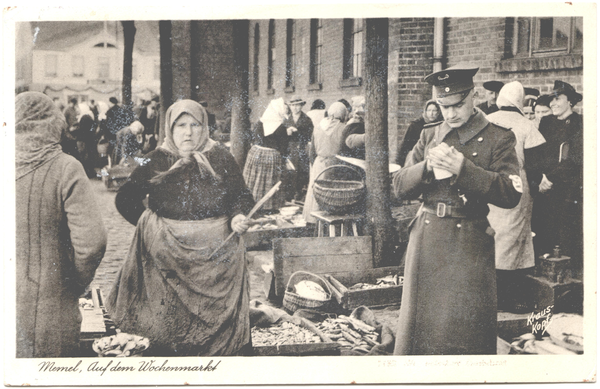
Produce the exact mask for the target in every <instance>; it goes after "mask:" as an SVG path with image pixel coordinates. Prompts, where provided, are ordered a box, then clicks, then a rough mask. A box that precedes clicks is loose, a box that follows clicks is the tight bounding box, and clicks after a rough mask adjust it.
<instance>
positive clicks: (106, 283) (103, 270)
mask: <svg viewBox="0 0 600 389" xmlns="http://www.w3.org/2000/svg"><path fill="white" fill-rule="evenodd" d="M90 183H91V184H92V188H93V189H94V194H95V195H96V201H97V202H98V207H99V208H100V212H101V214H102V219H103V221H104V227H105V228H106V232H107V234H108V243H107V245H106V253H105V254H104V258H103V259H102V262H101V263H100V266H99V267H98V269H97V270H96V275H95V277H94V281H92V284H91V287H92V288H95V287H100V289H101V290H102V293H103V294H104V297H108V294H109V293H110V288H111V287H112V284H113V282H114V280H115V278H116V276H117V273H118V271H119V269H120V268H121V265H122V264H123V261H124V260H125V257H126V256H127V252H128V250H129V245H130V244H131V240H132V238H133V233H134V232H135V226H133V225H131V224H130V223H129V222H128V221H127V220H125V219H124V218H123V217H122V216H121V214H119V212H118V211H117V208H116V207H115V195H116V192H112V191H109V190H107V189H106V188H105V186H104V184H103V183H102V181H101V180H90Z"/></svg>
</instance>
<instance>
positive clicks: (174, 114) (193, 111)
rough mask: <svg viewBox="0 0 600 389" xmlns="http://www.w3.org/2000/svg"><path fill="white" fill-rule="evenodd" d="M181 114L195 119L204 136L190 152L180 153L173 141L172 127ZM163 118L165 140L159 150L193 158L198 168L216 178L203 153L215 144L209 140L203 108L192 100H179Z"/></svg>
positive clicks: (206, 119)
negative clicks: (203, 169)
mask: <svg viewBox="0 0 600 389" xmlns="http://www.w3.org/2000/svg"><path fill="white" fill-rule="evenodd" d="M183 114H188V115H190V116H192V117H193V118H194V119H196V121H197V122H198V123H200V126H201V130H202V131H203V135H204V138H203V139H201V140H200V142H199V143H198V145H197V146H196V148H195V149H194V150H192V151H191V152H181V151H180V150H179V149H178V148H177V146H176V145H175V142H174V141H173V126H174V125H175V122H176V121H177V119H179V118H180V117H181V115H183ZM165 116H166V118H165V140H164V142H163V144H162V145H161V146H160V148H162V149H163V150H166V151H168V152H169V153H171V154H173V155H175V156H177V157H178V158H186V159H190V158H191V157H193V158H194V159H195V160H196V162H198V166H199V167H200V168H205V169H206V170H208V171H209V172H210V173H211V174H212V175H213V176H215V177H216V176H217V174H216V173H215V171H214V169H213V168H212V166H211V165H210V162H208V159H207V158H206V156H205V155H204V153H205V152H207V151H208V150H210V149H212V148H213V146H214V145H215V144H216V143H217V142H215V141H214V140H212V139H210V138H209V131H208V114H207V113H206V110H205V109H204V107H202V106H201V105H200V104H198V103H197V102H195V101H193V100H180V101H177V102H176V103H174V104H173V105H171V106H170V107H169V109H168V110H167V113H166V115H165ZM190 161H191V159H190ZM201 170H202V169H201Z"/></svg>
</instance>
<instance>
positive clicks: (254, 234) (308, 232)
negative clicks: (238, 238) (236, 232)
mask: <svg viewBox="0 0 600 389" xmlns="http://www.w3.org/2000/svg"><path fill="white" fill-rule="evenodd" d="M314 233H315V232H314V228H313V227H289V228H276V229H272V230H256V231H247V232H246V233H245V234H244V236H243V240H244V247H245V248H246V250H253V249H256V248H259V247H263V248H265V249H270V248H271V247H272V242H273V239H277V238H301V237H311V236H313V235H314Z"/></svg>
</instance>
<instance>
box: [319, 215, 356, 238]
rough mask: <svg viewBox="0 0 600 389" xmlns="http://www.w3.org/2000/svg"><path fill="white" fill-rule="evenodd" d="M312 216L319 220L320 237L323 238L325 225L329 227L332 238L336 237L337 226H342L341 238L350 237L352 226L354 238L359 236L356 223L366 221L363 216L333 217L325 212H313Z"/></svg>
mask: <svg viewBox="0 0 600 389" xmlns="http://www.w3.org/2000/svg"><path fill="white" fill-rule="evenodd" d="M311 215H312V216H313V217H314V218H316V219H317V236H318V237H322V236H323V234H324V230H325V224H328V225H329V236H330V237H332V238H334V237H335V236H336V225H339V226H340V235H339V236H348V232H349V229H350V226H352V233H353V234H354V236H358V226H357V224H356V223H357V222H359V221H361V220H362V219H364V216H363V215H331V214H329V213H327V212H324V211H315V212H311Z"/></svg>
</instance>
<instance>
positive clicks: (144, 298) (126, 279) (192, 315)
mask: <svg viewBox="0 0 600 389" xmlns="http://www.w3.org/2000/svg"><path fill="white" fill-rule="evenodd" d="M165 129H166V134H165V135H166V136H165V141H164V143H163V144H162V145H161V146H160V147H159V148H157V149H156V150H154V151H152V152H151V153H149V154H147V155H146V160H147V161H146V163H145V164H143V165H140V166H138V167H137V168H136V169H135V170H134V171H133V173H132V174H131V176H130V177H129V178H128V180H127V182H126V183H125V184H123V186H122V187H121V188H120V189H119V192H118V193H117V197H116V206H117V209H118V210H119V212H120V213H121V215H123V217H124V218H125V219H127V220H128V221H129V222H130V223H132V224H137V228H136V232H135V235H134V238H133V243H132V245H131V248H130V251H129V254H128V257H127V259H126V260H125V263H124V265H123V268H122V269H121V271H120V273H119V275H118V277H117V281H116V283H115V285H114V287H113V290H112V292H111V294H110V297H109V299H108V301H107V308H108V310H109V312H110V313H111V316H112V318H113V320H114V321H115V323H116V324H117V325H118V327H119V328H121V329H122V330H123V332H128V333H133V334H136V335H141V336H144V337H147V338H149V340H150V348H149V349H148V353H149V354H151V355H178V356H197V355H210V356H217V355H240V354H244V353H245V352H247V350H248V349H249V348H250V321H249V312H248V310H249V305H248V304H249V281H248V269H247V264H246V261H245V260H244V257H243V255H242V254H243V248H241V247H240V245H239V244H238V243H239V239H238V238H237V236H236V237H235V239H231V240H230V241H228V243H227V244H226V245H225V246H224V247H223V248H222V249H220V250H219V251H218V252H217V253H216V254H215V255H214V256H212V257H211V253H212V252H213V251H214V250H215V249H216V248H217V247H218V246H219V245H220V244H221V243H222V242H223V240H224V239H225V238H226V237H227V236H228V235H229V234H230V232H231V230H233V231H235V232H237V233H240V234H241V233H243V232H245V231H246V230H247V229H248V225H247V224H246V223H245V216H244V214H246V213H247V212H248V211H249V210H250V209H251V208H252V206H253V205H254V201H253V200H252V195H251V193H250V192H249V191H248V189H247V188H246V185H245V184H244V180H243V177H242V173H241V171H240V169H239V167H238V165H237V163H236V162H235V159H234V158H233V156H232V155H231V154H230V153H229V151H228V150H227V149H226V148H225V146H224V145H222V144H220V143H217V142H215V141H213V140H211V139H209V131H208V117H207V115H206V111H205V110H204V108H202V106H200V104H198V103H196V102H194V101H192V100H182V101H178V102H176V103H175V104H173V105H172V106H171V107H170V108H169V109H168V111H167V113H166V123H165ZM146 196H148V209H146V208H145V207H144V205H143V201H144V199H145V198H146Z"/></svg>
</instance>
